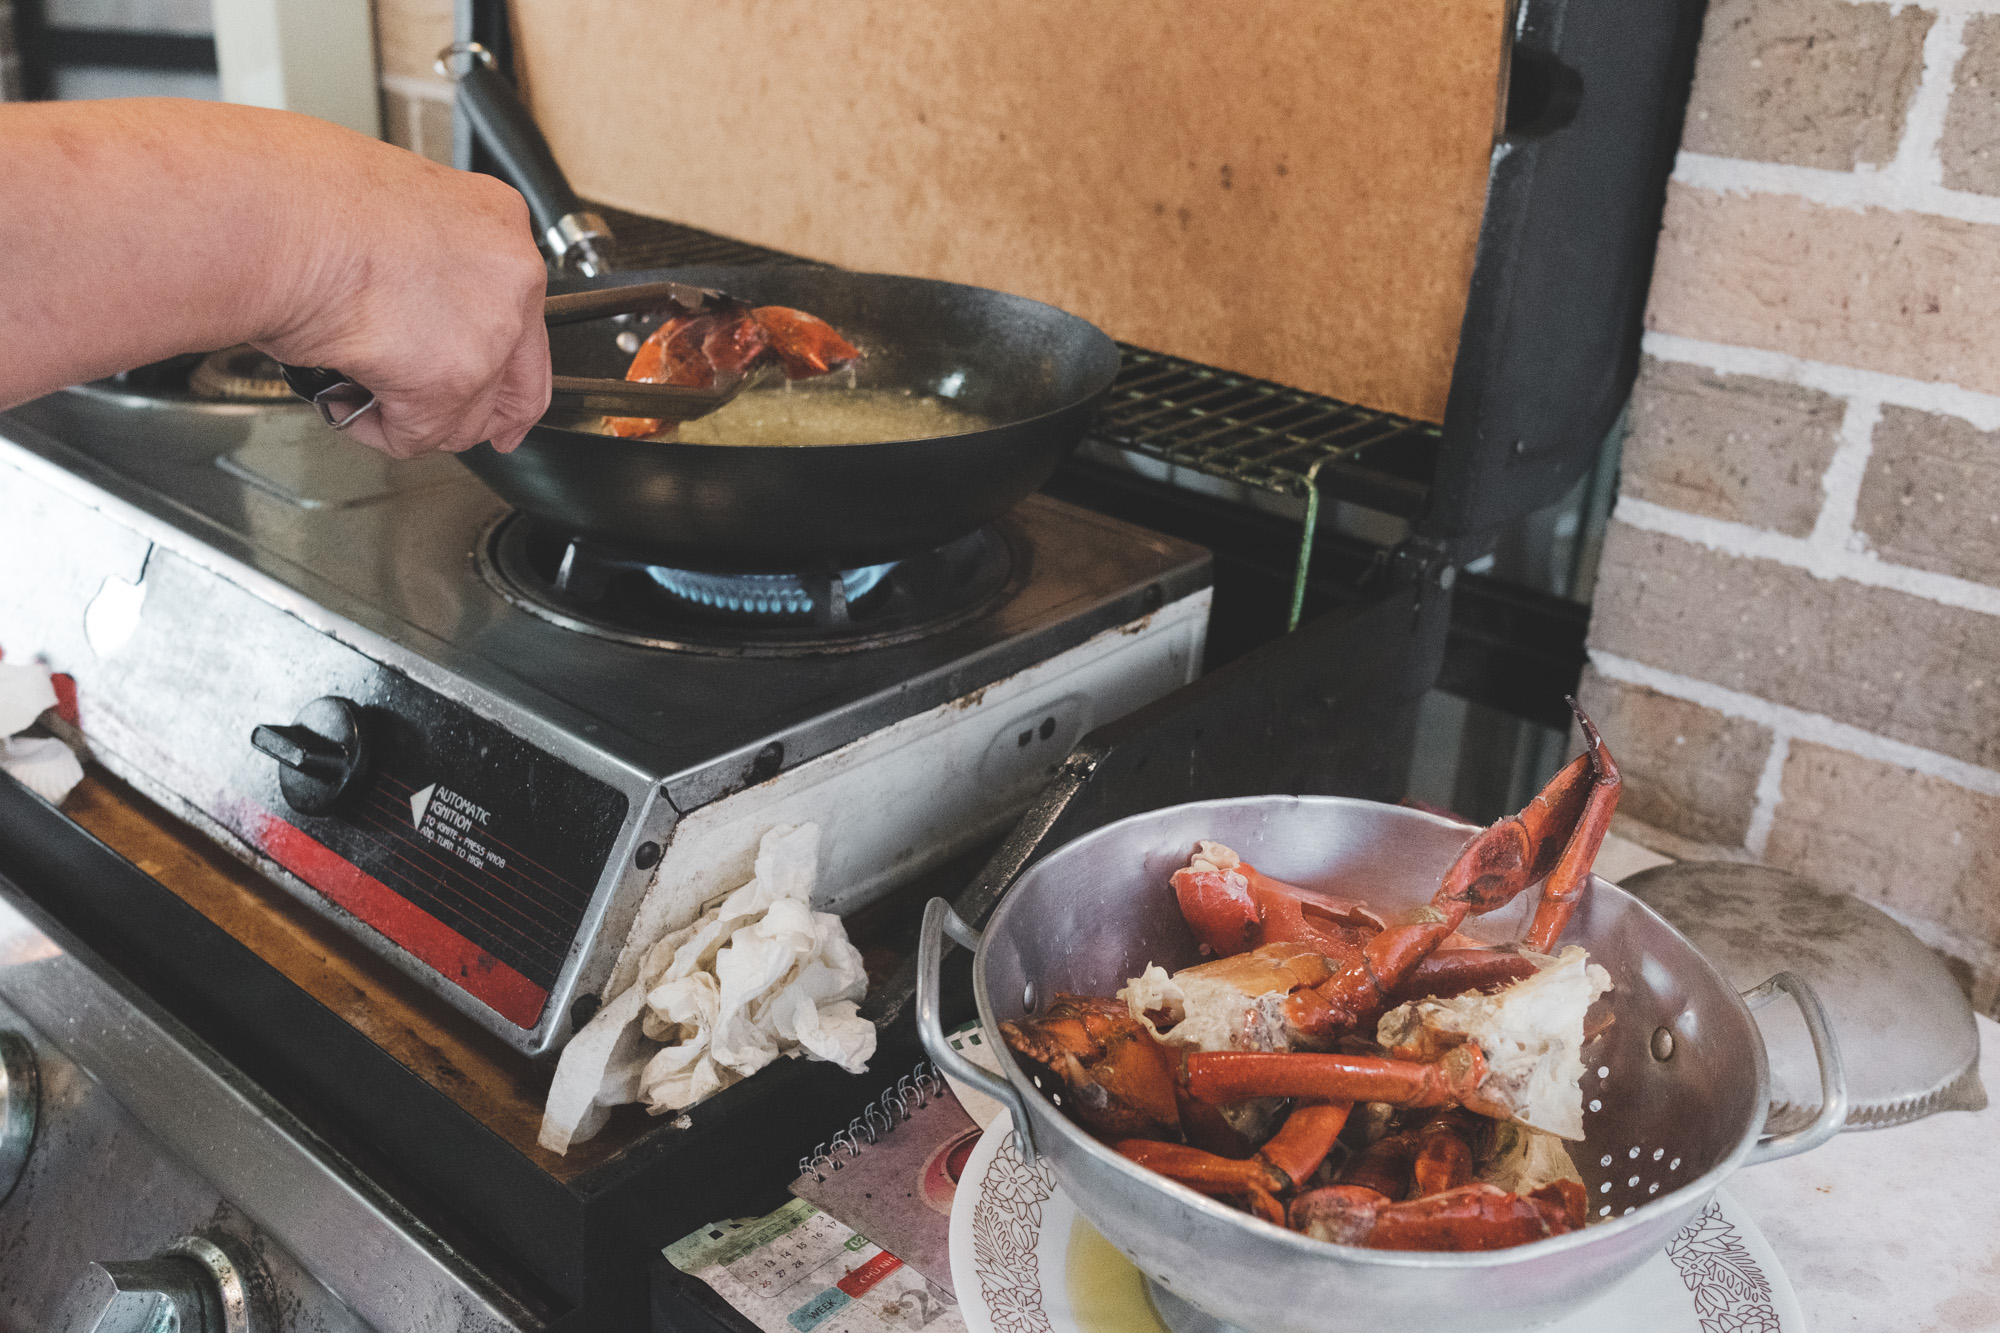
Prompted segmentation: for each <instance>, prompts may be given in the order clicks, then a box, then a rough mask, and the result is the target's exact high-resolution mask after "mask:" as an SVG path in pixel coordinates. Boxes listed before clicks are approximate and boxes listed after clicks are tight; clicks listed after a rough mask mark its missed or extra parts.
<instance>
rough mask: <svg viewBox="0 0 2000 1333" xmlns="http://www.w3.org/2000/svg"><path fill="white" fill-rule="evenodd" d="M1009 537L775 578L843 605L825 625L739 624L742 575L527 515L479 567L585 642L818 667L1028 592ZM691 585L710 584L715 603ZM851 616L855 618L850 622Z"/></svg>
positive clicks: (486, 545) (508, 518)
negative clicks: (822, 660)
mask: <svg viewBox="0 0 2000 1333" xmlns="http://www.w3.org/2000/svg"><path fill="white" fill-rule="evenodd" d="M1009 527H1010V524H1009V521H1008V520H1006V519H1002V520H1001V521H1000V522H999V523H998V524H995V525H994V526H992V527H989V528H982V529H980V530H979V531H977V532H975V533H972V534H970V535H969V536H966V537H962V538H960V539H958V540H957V541H955V542H952V543H950V544H949V545H947V546H944V547H942V548H940V549H938V550H936V551H931V552H928V553H926V554H924V555H920V556H916V557H912V558H910V559H908V560H903V561H898V562H895V563H893V564H889V565H881V566H865V567H863V568H862V569H859V570H849V571H846V572H845V573H844V574H842V575H841V576H839V577H838V578H836V577H834V576H832V575H818V576H815V575H809V574H808V575H802V576H789V575H779V576H776V577H777V578H778V579H780V580H784V581H788V582H790V583H791V584H792V585H793V586H794V587H799V588H802V589H803V588H814V587H817V588H818V589H823V590H825V591H826V592H827V593H830V594H833V595H831V596H829V597H827V599H826V600H828V601H829V602H831V603H833V604H834V605H833V606H832V607H831V608H828V609H826V610H818V613H817V614H815V613H814V611H813V610H803V611H801V610H792V611H790V612H789V613H787V612H786V611H785V610H782V609H781V610H780V611H779V612H778V613H777V614H775V615H772V614H768V613H767V614H766V615H765V616H763V617H760V616H758V615H756V614H750V615H741V614H736V613H732V612H730V611H728V610H726V609H724V608H722V607H718V606H717V605H716V599H715V596H714V594H715V592H716V590H717V589H719V588H726V586H727V585H728V584H730V583H733V582H735V581H736V580H738V579H741V578H743V577H744V576H730V575H714V574H702V573H690V572H687V571H680V570H673V569H669V568H666V567H663V566H658V565H655V564H653V563H651V562H649V561H647V560H645V559H643V558H641V557H638V556H636V555H633V554H630V553H625V552H619V551H616V550H615V549H613V548H607V547H602V546H595V545H592V544H591V543H588V542H585V541H580V540H575V539H572V538H570V537H568V536H567V535H565V534H562V533H560V532H558V531H556V530H555V529H553V528H551V527H549V526H548V525H546V524H543V523H541V522H539V521H538V520H536V519H534V518H532V517H530V516H529V515H526V514H521V513H518V512H516V513H506V514H502V515H500V516H499V517H498V518H496V519H495V520H494V521H493V522H492V523H490V524H489V525H488V526H487V527H486V529H485V530H484V531H483V532H482V534H481V536H480V539H479V541H478V543H477V545H476V546H475V547H474V550H473V559H474V564H475V566H476V568H477V569H478V571H479V575H480V578H481V579H482V580H483V581H484V582H485V583H486V585H487V586H488V587H489V588H491V589H492V590H493V591H494V592H496V593H497V594H499V595H500V597H501V598H503V599H504V600H505V601H507V602H508V603H509V604H510V605H512V606H514V607H516V608H518V609H520V610H522V611H525V612H527V613H528V614H529V615H532V616H534V617H536V618H537V619H540V620H543V621H546V622H548V623H549V624H552V625H557V626H559V627H561V628H563V629H566V630H571V631H573V632H575V633H578V634H584V635H589V636H591V637H593V638H598V639H604V640H608V641H610V642H613V643H621V644H627V645H630V646H632V647H638V648H653V649H659V650H662V651H667V652H684V653H697V654H702V655H705V656H716V657H759V658H765V657H816V656H824V655H829V654H842V653H852V652H863V651H868V650H871V649H876V648H886V647H891V646H893V645H896V644H903V643H909V642H911V641H913V640H917V639H922V638H927V637H929V636H931V635H934V634H941V633H943V632H945V631H947V630H950V629H953V628H955V627H957V626H959V625H962V624H964V623H965V622H966V621H968V620H970V619H972V618H973V617H975V616H978V615H980V614H981V613H983V612H985V611H986V610H987V609H988V608H990V607H991V606H993V605H994V604H995V603H996V602H998V601H1001V600H1002V599H1004V598H1007V597H1011V596H1013V595H1014V594H1015V593H1017V592H1018V591H1019V590H1020V589H1021V588H1022V587H1023V586H1024V585H1025V584H1026V582H1027V574H1028V568H1027V566H1028V562H1027V561H1026V560H1025V559H1024V558H1022V556H1021V554H1020V546H1019V543H1018V541H1017V539H1015V538H1014V537H1013V536H1012V535H1011V534H1010V532H1009V531H1008V529H1009ZM662 575H665V577H664V578H663V577H662ZM748 577H750V578H754V579H759V580H764V579H768V578H770V577H772V576H748ZM694 581H708V582H710V583H711V584H712V586H711V587H710V588H709V589H708V592H709V596H708V598H707V599H706V600H705V599H704V597H703V595H701V594H700V593H699V592H698V591H697V590H696V588H695V583H694ZM676 583H678V584H679V586H674V585H675V584H676ZM850 588H852V589H853V592H852V594H851V596H850V595H848V592H849V589H850ZM835 589H838V592H837V593H835V592H834V590H835ZM691 593H693V594H695V595H690V594H691ZM805 597H806V599H807V600H810V599H811V597H812V594H811V593H810V592H808V593H805ZM721 600H723V601H724V602H726V601H727V598H726V596H725V597H723V598H722V599H721ZM779 600H781V601H782V599H779ZM794 606H796V601H795V602H794ZM829 610H830V611H831V612H832V614H831V615H829V614H828V611H829ZM849 614H851V615H852V617H853V618H852V619H851V620H847V619H845V617H846V616H847V615H849ZM829 619H831V620H833V621H834V622H835V623H831V624H829V623H827V622H828V621H829Z"/></svg>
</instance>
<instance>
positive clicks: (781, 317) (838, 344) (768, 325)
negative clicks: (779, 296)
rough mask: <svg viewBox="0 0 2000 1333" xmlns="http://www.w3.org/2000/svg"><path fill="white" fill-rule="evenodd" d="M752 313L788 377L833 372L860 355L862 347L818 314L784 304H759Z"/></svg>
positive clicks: (799, 378)
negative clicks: (841, 333) (839, 332)
mask: <svg viewBox="0 0 2000 1333" xmlns="http://www.w3.org/2000/svg"><path fill="white" fill-rule="evenodd" d="M750 313H751V316H752V317H753V318H755V319H756V321H757V323H758V325H759V326H760V327H761V328H762V329H763V330H764V334H765V336H766V337H767V338H768V339H769V340H770V346H771V350H772V351H773V352H775V353H777V356H778V363H779V364H780V365H782V366H783V367H784V368H785V378H786V379H793V380H803V379H811V378H812V377H813V376H815V375H826V374H830V373H831V372H833V371H836V370H839V369H840V368H841V367H842V366H844V365H847V364H848V363H849V362H852V361H855V360H858V359H859V358H860V356H861V349H860V348H858V347H856V346H855V345H854V344H853V343H851V342H849V341H847V339H845V338H843V337H841V336H840V335H839V334H838V333H836V332H835V331H834V328H833V325H831V324H829V323H827V322H826V321H825V320H823V319H821V318H819V317H818V316H817V315H808V314H807V313H806V312H805V311H803V310H793V309H792V308H791V307H789V306H782V305H760V306H758V307H757V308H756V309H755V310H753V311H751V312H750Z"/></svg>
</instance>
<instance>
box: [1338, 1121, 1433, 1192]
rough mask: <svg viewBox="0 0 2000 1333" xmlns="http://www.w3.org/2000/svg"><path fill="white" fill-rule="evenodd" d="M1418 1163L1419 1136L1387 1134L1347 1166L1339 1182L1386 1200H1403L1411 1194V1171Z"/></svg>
mask: <svg viewBox="0 0 2000 1333" xmlns="http://www.w3.org/2000/svg"><path fill="white" fill-rule="evenodd" d="M1416 1164H1417V1136H1416V1135H1414V1134H1408V1133H1404V1134H1384V1135H1383V1136H1382V1137H1381V1138H1379V1139H1377V1140H1375V1142H1373V1143H1371V1144H1369V1145H1368V1146H1367V1147H1366V1148H1365V1149H1363V1150H1362V1151H1361V1152H1360V1153H1359V1154H1357V1155H1356V1156H1355V1158H1354V1160H1353V1161H1351V1162H1349V1163H1348V1164H1347V1169H1346V1170H1344V1171H1342V1172H1341V1173H1340V1183H1341V1184H1342V1185H1347V1186H1352V1187H1354V1188H1356V1189H1365V1190H1367V1191H1368V1192H1370V1193H1371V1194H1375V1195H1377V1196H1379V1197H1381V1198H1384V1199H1400V1198H1402V1197H1404V1196H1405V1195H1407V1194H1408V1193H1409V1192H1410V1172H1411V1170H1412V1168H1414V1167H1415V1166H1416Z"/></svg>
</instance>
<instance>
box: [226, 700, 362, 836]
mask: <svg viewBox="0 0 2000 1333" xmlns="http://www.w3.org/2000/svg"><path fill="white" fill-rule="evenodd" d="M250 744H252V745H253V746H255V747H256V748H257V749H259V750H261V751H263V752H264V753H265V754H267V755H269V756H271V758H273V759H275V760H277V761H278V789H279V790H280V791H282V792H283V793H284V794H285V802H286V804H288V805H290V806H291V807H292V809H294V810H296V811H298V812H299V813H300V814H302V815H324V814H330V813H332V812H333V811H334V810H335V809H337V808H338V807H339V806H340V804H341V802H343V801H345V800H346V799H347V798H348V797H349V796H351V795H352V794H353V793H354V791H355V789H356V788H357V787H359V786H360V785H361V779H362V778H363V777H364V776H365V775H366V774H367V772H368V759H369V754H368V739H367V734H366V733H365V732H364V730H363V729H362V725H361V709H360V708H359V707H358V706H357V705H355V704H354V703H352V702H351V701H349V700H346V699H341V698H338V697H336V696H334V695H331V694H329V695H326V696H324V697H322V698H318V699H315V700H313V701H312V702H311V703H309V704H307V705H306V706H305V707H304V708H302V709H300V710H299V716H298V719H297V720H296V721H295V722H293V723H292V724H291V725H290V726H282V727H280V726H263V727H258V728H257V729H256V730H255V731H253V732H251V733H250Z"/></svg>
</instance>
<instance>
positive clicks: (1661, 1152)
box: [1653, 1148, 1667, 1162]
mask: <svg viewBox="0 0 2000 1333" xmlns="http://www.w3.org/2000/svg"><path fill="white" fill-rule="evenodd" d="M1666 1155H1667V1150H1666V1149H1665V1148H1655V1149H1653V1160H1654V1161H1656V1162H1657V1161H1659V1160H1660V1159H1661V1158H1662V1157H1665V1156H1666Z"/></svg>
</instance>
